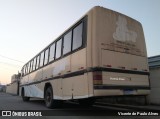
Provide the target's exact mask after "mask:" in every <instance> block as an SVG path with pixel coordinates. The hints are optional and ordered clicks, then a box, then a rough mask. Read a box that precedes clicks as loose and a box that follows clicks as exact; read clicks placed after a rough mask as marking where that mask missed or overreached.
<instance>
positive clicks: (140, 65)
mask: <svg viewBox="0 0 160 119" xmlns="http://www.w3.org/2000/svg"><path fill="white" fill-rule="evenodd" d="M21 75H22V76H21V80H20V96H22V99H23V101H29V99H30V98H32V97H36V98H42V99H44V101H45V105H46V106H47V107H48V108H56V107H58V106H59V105H60V104H61V103H62V102H63V101H65V100H76V101H78V102H79V103H80V104H81V105H88V106H89V105H92V104H93V103H94V100H95V99H97V98H101V97H107V96H144V97H146V96H147V95H148V94H149V93H150V84H149V68H148V61H147V52H146V45H145V38H144V34H143V29H142V25H141V23H139V22H138V21H136V20H134V19H132V18H130V17H128V16H126V15H123V14H121V13H118V12H115V11H112V10H109V9H106V8H103V7H100V6H96V7H94V8H92V9H91V10H90V11H89V12H87V13H86V14H85V15H84V16H83V17H81V18H80V19H79V20H78V21H77V22H76V23H74V24H73V25H72V26H71V27H70V28H68V29H67V30H66V31H64V32H63V33H62V34H61V35H60V36H59V37H58V38H56V39H55V40H54V41H53V42H52V43H51V44H49V45H48V46H47V47H45V48H44V49H43V50H42V51H40V52H39V53H38V54H37V55H36V56H34V57H33V58H32V59H31V60H29V61H28V62H27V63H26V64H25V65H24V66H23V67H22V70H21Z"/></svg>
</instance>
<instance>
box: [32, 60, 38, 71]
mask: <svg viewBox="0 0 160 119" xmlns="http://www.w3.org/2000/svg"><path fill="white" fill-rule="evenodd" d="M36 60H37V59H36V57H35V58H34V60H33V71H34V70H35V69H36Z"/></svg>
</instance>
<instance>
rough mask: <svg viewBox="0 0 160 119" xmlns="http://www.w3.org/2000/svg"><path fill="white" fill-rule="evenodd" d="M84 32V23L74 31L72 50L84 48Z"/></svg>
mask: <svg viewBox="0 0 160 119" xmlns="http://www.w3.org/2000/svg"><path fill="white" fill-rule="evenodd" d="M82 30H83V23H80V24H79V25H78V26H77V27H76V28H74V29H73V46H72V50H76V49H78V48H80V47H81V46H82Z"/></svg>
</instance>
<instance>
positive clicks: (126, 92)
mask: <svg viewBox="0 0 160 119" xmlns="http://www.w3.org/2000/svg"><path fill="white" fill-rule="evenodd" d="M124 94H125V95H129V94H134V90H124Z"/></svg>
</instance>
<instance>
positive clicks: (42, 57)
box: [40, 51, 44, 67]
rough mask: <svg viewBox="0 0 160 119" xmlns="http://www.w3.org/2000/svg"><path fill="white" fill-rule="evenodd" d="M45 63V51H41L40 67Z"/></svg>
mask: <svg viewBox="0 0 160 119" xmlns="http://www.w3.org/2000/svg"><path fill="white" fill-rule="evenodd" d="M43 63H44V51H43V52H42V53H41V58H40V67H42V66H43Z"/></svg>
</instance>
